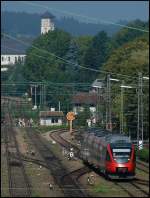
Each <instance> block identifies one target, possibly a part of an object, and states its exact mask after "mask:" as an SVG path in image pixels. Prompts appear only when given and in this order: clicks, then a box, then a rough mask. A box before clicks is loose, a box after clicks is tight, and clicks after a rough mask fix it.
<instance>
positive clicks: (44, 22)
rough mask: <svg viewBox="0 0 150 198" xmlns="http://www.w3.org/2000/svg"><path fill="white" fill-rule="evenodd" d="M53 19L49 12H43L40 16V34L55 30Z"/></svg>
mask: <svg viewBox="0 0 150 198" xmlns="http://www.w3.org/2000/svg"><path fill="white" fill-rule="evenodd" d="M54 18H55V17H54V16H53V15H52V14H51V13H49V12H45V13H44V14H43V15H42V16H41V34H46V33H47V32H48V31H53V30H54V29H55V27H54V21H53V19H54Z"/></svg>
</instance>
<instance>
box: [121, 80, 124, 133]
mask: <svg viewBox="0 0 150 198" xmlns="http://www.w3.org/2000/svg"><path fill="white" fill-rule="evenodd" d="M122 85H124V81H122ZM123 94H124V88H123V87H122V86H121V105H120V133H123V130H124V127H123V125H124V121H123Z"/></svg>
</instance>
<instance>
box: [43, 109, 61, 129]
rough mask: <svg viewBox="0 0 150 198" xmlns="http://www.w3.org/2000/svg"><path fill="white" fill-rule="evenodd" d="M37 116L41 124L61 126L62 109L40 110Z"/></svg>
mask: <svg viewBox="0 0 150 198" xmlns="http://www.w3.org/2000/svg"><path fill="white" fill-rule="evenodd" d="M39 117H40V125H42V126H61V125H62V124H63V117H64V114H63V112H62V111H40V114H39Z"/></svg>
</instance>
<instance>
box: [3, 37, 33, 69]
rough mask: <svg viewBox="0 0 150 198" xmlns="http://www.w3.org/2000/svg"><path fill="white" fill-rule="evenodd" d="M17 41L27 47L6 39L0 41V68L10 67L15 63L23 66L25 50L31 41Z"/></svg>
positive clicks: (24, 39)
mask: <svg viewBox="0 0 150 198" xmlns="http://www.w3.org/2000/svg"><path fill="white" fill-rule="evenodd" d="M19 40H21V41H22V42H25V43H26V44H28V45H24V44H23V43H21V42H19V41H16V40H13V39H10V38H7V37H3V38H2V39H1V66H10V65H14V64H16V63H17V62H20V63H22V64H23V63H24V62H25V58H26V50H27V48H28V47H29V46H30V45H31V43H32V40H33V39H27V38H19Z"/></svg>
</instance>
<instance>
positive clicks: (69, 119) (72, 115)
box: [66, 112, 75, 134]
mask: <svg viewBox="0 0 150 198" xmlns="http://www.w3.org/2000/svg"><path fill="white" fill-rule="evenodd" d="M66 117H67V120H68V121H69V125H70V130H69V131H70V133H71V134H72V121H73V120H74V119H75V113H74V112H68V113H67V116H66Z"/></svg>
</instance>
